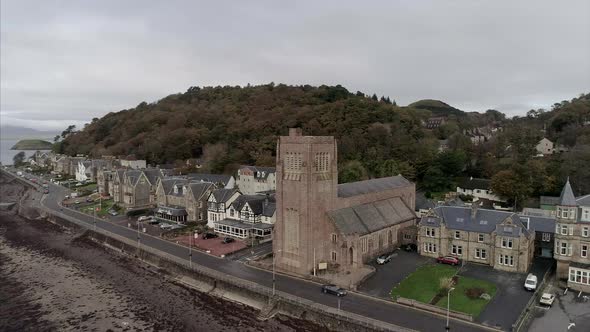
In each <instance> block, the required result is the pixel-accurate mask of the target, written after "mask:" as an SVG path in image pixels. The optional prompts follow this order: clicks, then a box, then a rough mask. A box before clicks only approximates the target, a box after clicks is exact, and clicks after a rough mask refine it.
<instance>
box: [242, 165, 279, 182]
mask: <svg viewBox="0 0 590 332" xmlns="http://www.w3.org/2000/svg"><path fill="white" fill-rule="evenodd" d="M242 169H248V170H250V171H252V172H253V173H254V177H255V178H259V179H266V178H268V175H269V174H273V173H276V171H277V169H276V168H275V167H261V166H247V165H245V166H241V167H240V170H242Z"/></svg>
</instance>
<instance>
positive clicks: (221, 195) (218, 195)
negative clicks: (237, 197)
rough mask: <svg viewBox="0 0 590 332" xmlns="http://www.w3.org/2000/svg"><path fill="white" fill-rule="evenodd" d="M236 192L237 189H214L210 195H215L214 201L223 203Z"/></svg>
mask: <svg viewBox="0 0 590 332" xmlns="http://www.w3.org/2000/svg"><path fill="white" fill-rule="evenodd" d="M236 192H238V190H237V189H216V190H213V192H212V193H211V195H213V197H215V201H216V202H217V203H225V202H227V200H228V199H230V198H231V197H232V196H233V194H234V193H236Z"/></svg>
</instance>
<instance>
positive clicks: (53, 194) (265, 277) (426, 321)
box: [43, 184, 488, 331]
mask: <svg viewBox="0 0 590 332" xmlns="http://www.w3.org/2000/svg"><path fill="white" fill-rule="evenodd" d="M67 192H68V190H67V189H66V188H63V187H61V186H58V185H54V184H50V193H49V194H47V195H45V197H44V199H43V204H44V205H45V207H47V208H49V209H51V210H53V211H56V212H61V213H63V214H66V215H68V216H70V217H74V218H76V219H78V220H80V221H82V222H84V223H86V224H87V225H88V228H92V227H97V228H101V229H104V230H107V231H109V232H112V233H115V234H117V235H120V236H123V237H126V238H128V239H131V240H134V241H137V231H136V230H133V229H129V228H127V227H124V226H119V225H116V224H113V223H110V222H107V221H104V220H100V219H94V218H93V217H92V216H89V215H86V214H83V213H81V212H78V211H76V210H71V209H67V208H62V207H61V206H60V205H59V202H61V201H62V200H63V198H64V197H65V195H66V193H67ZM140 236H141V245H145V246H149V247H152V248H155V249H157V250H161V251H163V252H165V253H167V254H170V255H174V256H176V257H178V258H181V259H184V260H187V261H188V248H186V247H183V246H180V245H177V244H175V243H172V242H169V241H165V240H163V239H160V238H157V237H153V236H148V235H145V234H141V235H140ZM192 255H193V256H192V257H193V258H192V259H193V263H194V264H200V265H202V266H206V267H208V268H211V269H214V270H217V271H220V272H223V273H226V274H228V275H230V276H234V277H236V278H241V279H244V280H248V281H251V282H254V283H257V284H260V285H262V286H266V287H269V288H271V287H272V273H271V272H268V271H264V270H260V269H256V268H253V267H251V266H249V265H246V264H243V263H240V262H239V261H234V260H228V259H221V258H217V257H215V256H211V255H208V254H205V253H201V252H198V251H194V250H193V254H192ZM276 289H277V291H280V292H285V293H289V294H292V295H295V296H298V297H301V298H304V299H307V300H310V301H314V302H317V303H321V304H324V305H327V306H331V307H334V308H337V306H338V298H337V297H335V296H331V295H325V294H323V293H321V291H320V286H319V285H318V284H316V283H313V282H310V281H306V280H302V279H298V278H292V277H289V276H285V275H279V274H277V275H276ZM340 308H341V310H342V311H344V312H351V313H354V314H358V315H362V316H366V317H370V318H373V319H376V320H380V321H383V322H387V323H391V324H395V325H398V326H402V327H405V328H409V329H414V330H418V331H444V329H445V324H446V320H445V318H444V317H441V316H437V315H433V314H430V313H427V312H422V311H418V310H414V309H410V308H406V307H403V306H401V305H397V304H394V303H391V302H386V301H383V300H379V299H375V298H372V297H368V296H364V295H359V294H357V293H349V294H348V295H347V296H345V297H343V298H341V303H340ZM450 328H451V330H453V331H488V330H487V329H485V328H483V327H481V326H478V325H474V324H469V323H466V322H463V321H458V320H451V323H450Z"/></svg>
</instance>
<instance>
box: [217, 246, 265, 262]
mask: <svg viewBox="0 0 590 332" xmlns="http://www.w3.org/2000/svg"><path fill="white" fill-rule="evenodd" d="M271 252H272V242H266V243H261V244H259V245H257V246H254V248H253V249H250V248H244V249H242V250H238V251H236V252H234V253H232V254H230V255H228V256H226V257H227V258H228V259H231V260H233V261H238V262H242V263H246V262H248V261H250V260H252V259H256V258H258V257H262V256H264V255H267V254H270V253H271Z"/></svg>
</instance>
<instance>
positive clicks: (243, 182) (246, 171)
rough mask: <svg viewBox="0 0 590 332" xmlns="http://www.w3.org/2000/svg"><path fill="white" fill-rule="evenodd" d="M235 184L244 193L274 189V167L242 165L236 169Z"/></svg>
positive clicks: (249, 193)
mask: <svg viewBox="0 0 590 332" xmlns="http://www.w3.org/2000/svg"><path fill="white" fill-rule="evenodd" d="M237 184H238V188H239V189H240V192H241V193H242V194H244V195H254V194H256V193H262V192H269V191H274V190H276V188H277V184H276V169H275V168H274V167H257V166H242V167H240V169H239V170H238V177H237Z"/></svg>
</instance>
